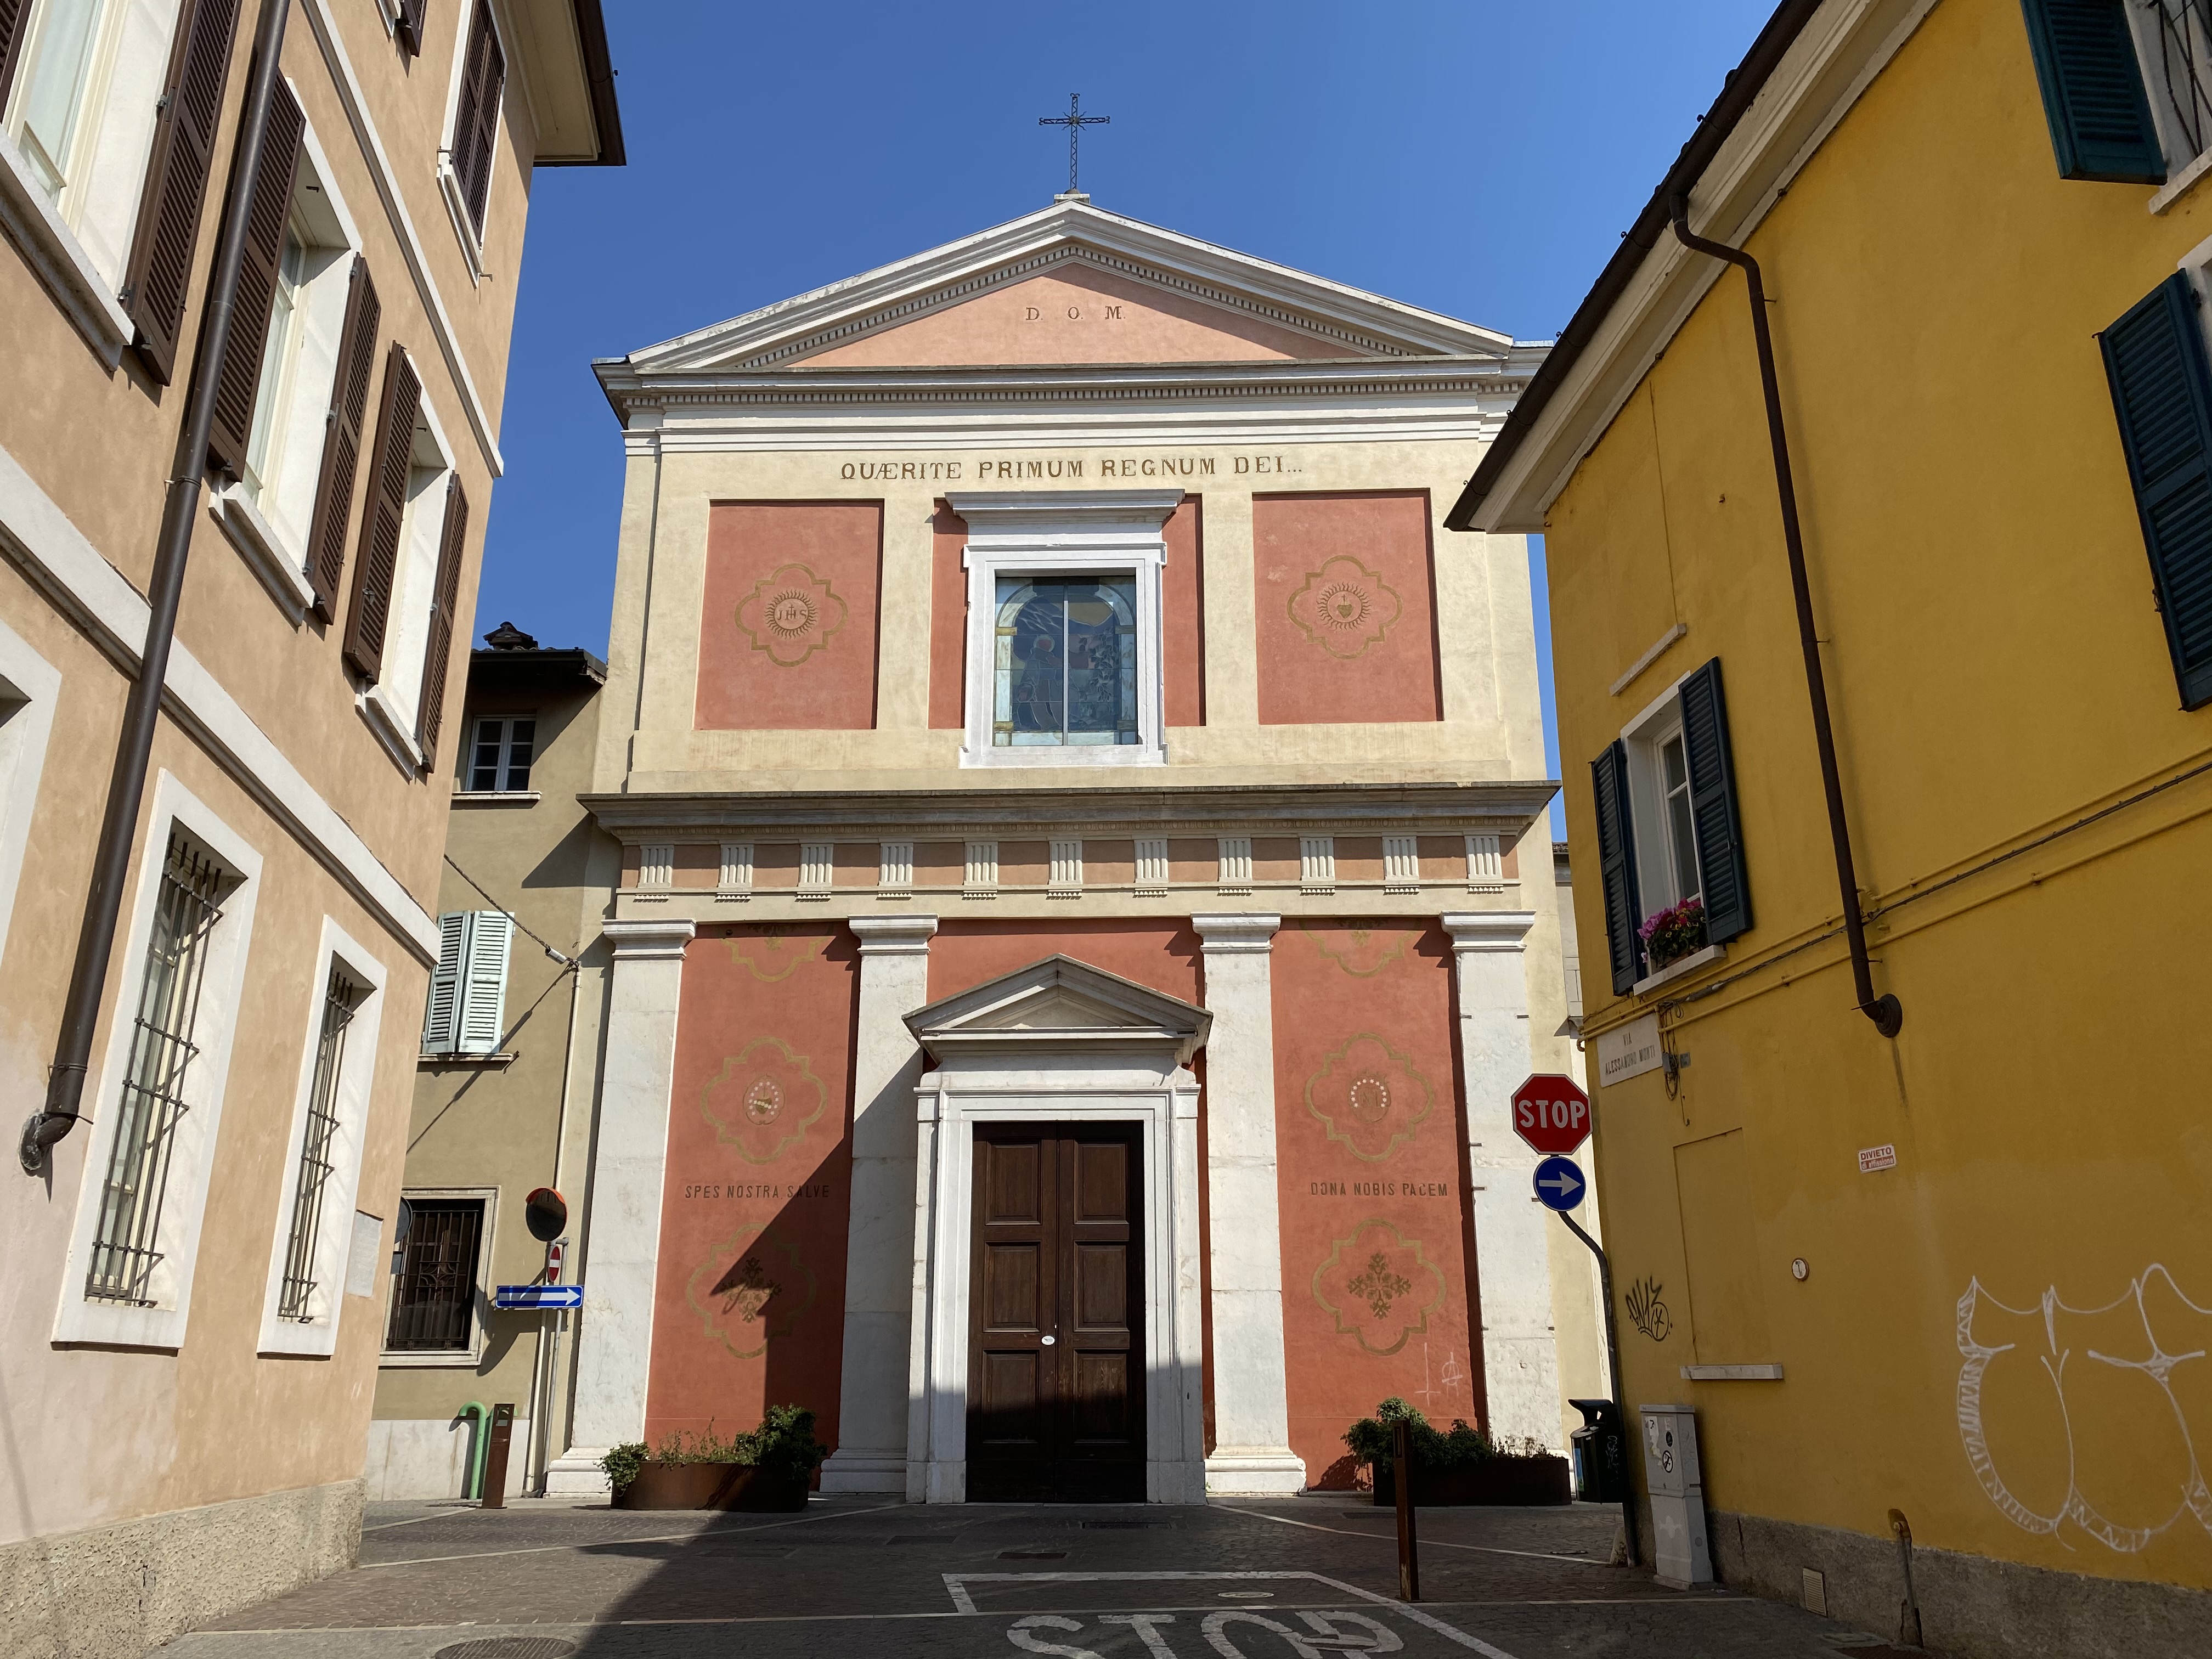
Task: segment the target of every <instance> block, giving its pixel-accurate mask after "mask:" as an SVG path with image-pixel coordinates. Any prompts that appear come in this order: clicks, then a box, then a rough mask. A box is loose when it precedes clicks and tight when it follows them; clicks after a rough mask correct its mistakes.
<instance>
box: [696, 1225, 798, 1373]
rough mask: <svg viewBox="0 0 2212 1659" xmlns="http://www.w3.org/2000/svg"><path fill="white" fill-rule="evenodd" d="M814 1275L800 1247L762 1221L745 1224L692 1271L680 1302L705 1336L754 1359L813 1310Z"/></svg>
mask: <svg viewBox="0 0 2212 1659" xmlns="http://www.w3.org/2000/svg"><path fill="white" fill-rule="evenodd" d="M814 1292H815V1282H814V1273H813V1270H812V1269H811V1268H810V1267H807V1265H806V1264H805V1262H804V1261H800V1260H799V1246H798V1245H796V1244H794V1243H792V1242H791V1241H790V1240H789V1239H787V1238H786V1237H784V1236H783V1235H782V1234H781V1233H780V1232H778V1231H776V1230H775V1228H773V1227H771V1226H769V1225H767V1224H766V1223H765V1222H759V1221H749V1222H747V1223H745V1224H744V1225H743V1226H741V1227H739V1228H738V1230H737V1231H735V1232H733V1233H732V1234H731V1235H730V1236H729V1237H727V1238H725V1239H722V1240H720V1241H719V1242H717V1243H715V1244H714V1247H713V1248H712V1249H709V1250H708V1252H707V1254H706V1255H704V1256H702V1258H701V1259H700V1261H699V1262H698V1264H697V1265H696V1267H693V1268H692V1269H691V1276H690V1279H688V1280H687V1281H686V1282H685V1285H684V1299H685V1300H686V1301H688V1302H690V1304H691V1310H692V1311H693V1312H694V1313H696V1314H697V1315H698V1316H700V1318H701V1319H702V1320H703V1321H704V1322H705V1323H706V1330H707V1334H708V1336H711V1337H713V1338H714V1340H716V1341H718V1342H720V1344H721V1345H722V1346H724V1347H726V1348H727V1349H728V1350H729V1351H730V1352H732V1353H733V1354H735V1355H736V1356H737V1357H738V1358H740V1359H754V1358H758V1357H759V1356H760V1355H762V1354H763V1353H765V1352H767V1351H768V1344H769V1338H770V1337H773V1336H781V1335H784V1334H786V1333H787V1332H788V1331H789V1330H790V1329H791V1328H792V1327H793V1325H795V1324H797V1323H798V1322H799V1316H800V1315H801V1314H803V1313H805V1311H806V1310H808V1309H809V1308H811V1307H812V1306H813V1305H814Z"/></svg>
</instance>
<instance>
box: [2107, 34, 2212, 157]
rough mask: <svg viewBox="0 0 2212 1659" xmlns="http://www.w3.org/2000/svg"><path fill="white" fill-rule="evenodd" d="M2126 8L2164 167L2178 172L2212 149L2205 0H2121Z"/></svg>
mask: <svg viewBox="0 0 2212 1659" xmlns="http://www.w3.org/2000/svg"><path fill="white" fill-rule="evenodd" d="M2127 8H2128V22H2129V24H2130V27H2131V28H2132V29H2133V31H2134V33H2135V40H2136V57H2137V58H2139V59H2140V60H2141V62H2142V80H2143V92H2144V94H2145V95H2146V96H2147V97H2148V100H2149V103H2150V113H2151V120H2152V123H2153V124H2154V125H2155V126H2156V127H2157V128H2158V139H2159V148H2160V149H2162V150H2164V151H2165V152H2166V166H2167V168H2168V170H2169V173H2170V174H2171V175H2179V173H2181V172H2182V171H2183V170H2184V169H2185V168H2187V167H2189V165H2190V164H2191V162H2192V161H2196V160H2197V158H2198V157H2199V156H2201V155H2203V154H2204V153H2205V152H2206V151H2207V150H2208V149H2212V24H2208V22H2207V19H2206V15H2205V14H2206V0H2127ZM2175 182H2179V180H2178V178H2177V179H2175Z"/></svg>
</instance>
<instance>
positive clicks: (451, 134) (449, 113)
mask: <svg viewBox="0 0 2212 1659" xmlns="http://www.w3.org/2000/svg"><path fill="white" fill-rule="evenodd" d="M459 9H460V14H461V15H460V27H459V29H458V30H456V31H455V33H454V35H453V67H452V70H451V71H450V74H449V76H448V78H447V83H446V121H445V125H444V127H443V128H442V129H441V131H443V132H444V133H445V135H446V136H445V138H444V140H443V141H442V142H441V143H440V144H439V146H438V195H439V197H440V198H441V200H443V201H444V203H445V204H446V216H447V218H448V219H450V220H452V221H453V240H455V241H457V242H459V244H460V245H461V259H462V261H463V263H464V264H466V265H467V266H468V270H469V281H470V283H471V285H473V286H475V287H478V288H481V287H483V280H484V276H485V275H486V273H487V271H488V270H489V267H488V266H487V265H486V264H485V263H484V244H483V236H482V235H481V234H478V232H477V228H476V226H475V225H474V224H472V223H471V222H470V220H469V204H468V198H467V197H466V196H465V194H464V193H463V191H462V189H461V175H460V174H459V173H456V172H455V171H454V170H453V140H454V139H455V138H456V137H459V135H458V134H457V133H456V132H455V131H453V128H454V126H455V125H456V124H457V123H458V122H459V120H460V118H461V82H462V80H463V78H464V77H465V76H466V75H467V73H468V65H469V29H470V28H471V26H472V25H473V24H474V23H475V21H476V14H477V6H476V0H459ZM502 9H503V8H501V6H500V5H499V3H498V0H493V4H492V5H491V7H490V11H491V32H492V37H493V39H495V40H497V41H498V42H499V54H500V59H501V62H502V63H504V64H506V65H507V75H506V78H505V79H504V80H502V81H501V82H500V88H499V116H498V118H497V120H496V121H495V123H494V124H493V127H492V143H491V150H492V154H491V160H492V165H493V166H494V167H497V166H498V163H499V135H500V134H501V133H502V132H504V131H507V94H509V93H511V92H512V91H513V89H514V83H515V77H516V76H517V74H518V73H519V72H520V66H519V65H518V64H517V63H516V61H515V56H514V46H513V41H512V40H510V39H509V38H508V36H507V21H506V19H505V18H503V17H502V16H501V15H500V14H501V10H502ZM484 222H485V223H487V224H489V223H490V222H491V185H490V181H489V180H487V181H486V183H485V185H484Z"/></svg>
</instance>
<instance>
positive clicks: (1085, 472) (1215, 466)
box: [837, 454, 1305, 483]
mask: <svg viewBox="0 0 2212 1659" xmlns="http://www.w3.org/2000/svg"><path fill="white" fill-rule="evenodd" d="M1303 471H1305V468H1304V467H1302V466H1300V465H1297V462H1295V461H1293V460H1291V459H1290V457H1288V456H1287V455H1137V454H1128V455H1067V456H1060V457H1055V458H1052V459H1043V460H1030V459H1004V460H1002V459H1000V458H998V457H997V456H994V455H977V456H973V457H970V458H969V459H967V460H964V461H902V460H895V459H890V458H888V457H886V458H884V459H878V460H871V461H847V462H846V463H845V464H844V465H842V466H841V467H839V468H838V469H837V476H838V477H840V478H842V479H845V480H848V482H854V483H966V482H968V481H969V480H970V479H972V480H974V481H975V483H1027V482H1030V480H1033V479H1046V480H1049V479H1053V478H1082V479H1085V480H1089V479H1091V478H1113V479H1116V480H1120V479H1126V478H1237V477H1258V476H1265V477H1277V476H1279V475H1280V474H1284V473H1289V472H1303Z"/></svg>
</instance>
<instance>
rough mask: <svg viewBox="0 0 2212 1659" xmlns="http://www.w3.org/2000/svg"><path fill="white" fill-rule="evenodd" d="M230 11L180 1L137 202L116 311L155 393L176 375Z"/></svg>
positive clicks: (213, 3)
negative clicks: (130, 330)
mask: <svg viewBox="0 0 2212 1659" xmlns="http://www.w3.org/2000/svg"><path fill="white" fill-rule="evenodd" d="M238 7H239V0H184V8H183V10H182V12H181V13H180V15H179V16H178V19H177V35H176V45H175V46H173V48H172V49H171V51H170V53H169V72H168V76H167V79H166V80H165V81H164V82H163V83H162V85H163V90H162V94H161V104H160V106H159V107H160V118H159V120H158V121H156V122H155V127H154V149H153V153H152V154H151V155H149V157H148V158H147V161H146V185H145V190H144V191H143V194H142V195H141V196H140V197H139V199H138V228H137V231H136V232H135V233H134V234H133V235H132V237H131V260H130V264H128V265H127V266H126V267H125V270H124V274H123V294H122V299H123V309H124V310H125V313H128V314H129V316H130V318H131V323H132V324H133V325H135V326H136V328H137V339H136V340H135V341H133V342H132V343H133V344H134V345H136V346H137V349H138V355H139V356H140V357H141V358H143V360H144V362H145V364H146V368H147V372H148V373H149V374H151V375H152V376H153V378H154V379H155V380H157V381H159V382H160V383H161V385H163V386H167V385H168V383H169V377H170V375H171V374H173V373H175V371H176V366H177V344H178V342H179V340H180V339H181V338H182V337H183V335H184V328H185V293H186V290H187V289H189V288H190V287H191V280H192V253H193V251H194V250H195V249H196V248H197V246H198V245H199V234H200V208H201V206H202V204H204V202H205V201H206V199H207V183H208V174H209V173H210V172H211V171H212V170H213V167H214V162H215V138H216V123H217V121H218V120H219V119H220V118H222V88H223V83H224V82H226V81H228V79H229V78H230V47H231V40H232V38H233V37H234V35H235V34H236V33H237V30H238Z"/></svg>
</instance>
